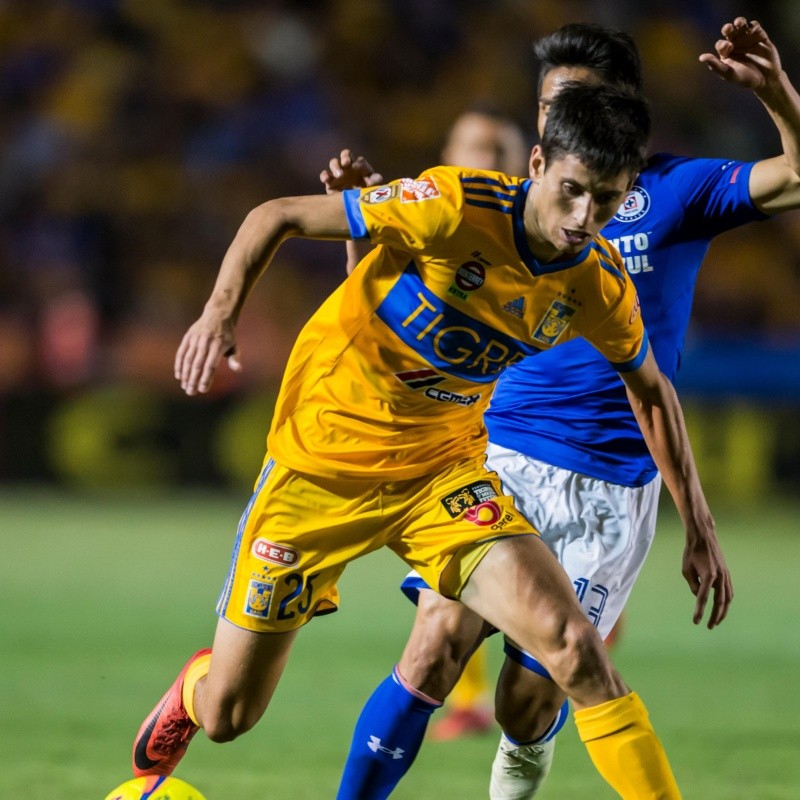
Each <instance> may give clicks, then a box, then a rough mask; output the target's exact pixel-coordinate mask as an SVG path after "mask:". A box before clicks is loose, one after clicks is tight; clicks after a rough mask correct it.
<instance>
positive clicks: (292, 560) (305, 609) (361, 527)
mask: <svg viewBox="0 0 800 800" xmlns="http://www.w3.org/2000/svg"><path fill="white" fill-rule="evenodd" d="M536 533H537V531H536V530H535V529H534V528H533V527H532V526H531V524H530V523H529V522H528V521H527V520H526V519H525V518H524V517H523V516H522V514H520V513H519V511H517V509H516V507H515V506H514V502H513V500H512V498H511V497H509V496H507V495H504V494H503V491H502V488H501V484H500V479H499V478H498V477H497V475H496V473H494V472H491V471H489V470H488V469H486V467H485V466H484V457H483V456H480V457H479V458H475V459H466V460H463V461H459V462H457V463H456V464H453V465H452V466H450V467H448V468H447V469H445V470H442V471H441V472H438V473H435V474H433V475H427V476H425V477H424V478H417V479H414V480H405V481H394V482H378V481H362V480H343V479H336V480H332V479H329V478H317V477H314V476H311V475H306V474H302V473H299V472H295V471H293V470H290V469H286V468H285V467H282V466H280V465H279V464H276V463H275V462H273V461H272V460H268V461H267V462H266V464H265V466H264V469H263V470H262V472H261V475H260V477H259V479H258V482H257V483H256V487H255V492H254V494H253V496H252V498H251V499H250V502H249V503H248V505H247V507H246V508H245V510H244V513H243V514H242V518H241V521H240V522H239V529H238V532H237V536H236V542H235V545H234V549H233V558H232V560H231V566H230V570H229V572H228V577H227V580H226V581H225V585H224V587H223V589H222V594H221V595H220V599H219V603H218V604H217V613H218V614H219V615H220V616H222V617H224V618H225V619H227V620H228V621H230V622H232V623H233V624H235V625H238V626H239V627H242V628H246V629H248V630H253V631H272V632H278V631H289V630H293V629H295V628H299V627H300V626H301V625H304V624H305V623H306V622H308V620H309V619H311V617H312V616H314V615H315V614H325V613H329V612H331V611H336V609H337V608H338V603H339V595H338V592H337V589H336V582H337V581H338V579H339V576H340V575H341V574H342V571H343V570H344V568H345V566H346V565H347V563H348V562H349V561H352V560H353V559H354V558H358V557H359V556H363V555H365V554H366V553H370V552H372V551H373V550H377V549H378V548H380V547H384V546H386V547H389V548H391V549H392V550H393V551H394V552H395V553H397V555H399V556H400V557H401V558H402V559H403V560H404V561H405V562H406V563H407V564H408V565H409V566H411V567H412V568H413V569H416V570H417V571H418V572H419V573H420V574H421V575H422V577H423V578H424V579H425V581H426V582H427V584H428V585H429V586H432V587H434V588H436V589H438V591H439V592H441V593H442V594H443V595H445V596H446V597H453V598H458V597H459V595H460V594H461V590H462V589H463V587H464V584H465V583H466V582H467V580H468V578H469V576H470V574H471V573H472V570H473V569H475V567H476V565H477V564H478V562H479V561H480V560H481V558H483V556H484V555H485V554H486V552H487V550H488V549H489V548H490V547H491V546H492V545H493V544H494V543H495V542H496V541H497V540H498V539H502V538H505V537H507V536H515V535H520V534H525V535H530V534H536Z"/></svg>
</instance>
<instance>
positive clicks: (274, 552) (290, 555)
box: [253, 539, 300, 566]
mask: <svg viewBox="0 0 800 800" xmlns="http://www.w3.org/2000/svg"><path fill="white" fill-rule="evenodd" d="M253 555H254V556H255V557H256V558H261V559H263V560H264V561H271V562H272V563H273V564H281V565H283V566H292V565H293V564H296V563H297V562H298V561H299V560H300V555H299V554H298V552H297V550H292V548H291V547H286V546H285V545H282V544H275V542H269V541H267V540H266V539H256V540H255V542H253Z"/></svg>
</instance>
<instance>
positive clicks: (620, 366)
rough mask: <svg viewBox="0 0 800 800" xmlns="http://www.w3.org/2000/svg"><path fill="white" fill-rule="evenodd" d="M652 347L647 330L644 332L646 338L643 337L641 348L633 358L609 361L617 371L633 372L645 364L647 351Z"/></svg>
mask: <svg viewBox="0 0 800 800" xmlns="http://www.w3.org/2000/svg"><path fill="white" fill-rule="evenodd" d="M649 348H650V339H649V338H648V336H647V331H645V332H644V338H643V339H642V346H641V347H640V348H639V352H638V353H637V354H636V355H635V356H634V357H633V358H631V359H630V360H629V361H619V362H615V361H609V362H608V363H609V364H611V366H612V367H614V369H615V370H616V371H617V372H633V371H634V370H636V369H639V367H641V366H642V364H644V360H645V358H647V351H648V350H649Z"/></svg>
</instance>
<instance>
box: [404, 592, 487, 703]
mask: <svg viewBox="0 0 800 800" xmlns="http://www.w3.org/2000/svg"><path fill="white" fill-rule="evenodd" d="M485 629H486V624H485V623H484V621H483V620H482V619H481V618H480V617H478V616H477V615H476V614H474V613H473V612H471V611H470V610H469V609H467V608H465V607H464V606H462V605H461V604H460V603H457V602H455V601H453V600H447V599H446V598H443V597H440V596H439V595H437V594H436V593H435V592H432V591H428V590H426V591H423V592H421V593H420V602H419V605H418V607H417V616H416V618H415V620H414V628H413V630H412V632H411V636H410V637H409V640H408V643H407V644H406V647H405V650H404V651H403V655H402V658H401V659H400V665H399V669H400V674H401V675H402V676H403V677H404V678H405V680H407V681H408V682H409V683H410V684H411V685H412V686H414V687H415V688H416V689H419V690H420V691H421V692H424V693H425V694H427V695H429V696H430V697H433V698H434V699H436V700H444V698H445V697H447V695H448V694H449V693H450V691H451V690H452V688H453V686H455V684H456V682H457V681H458V678H459V677H460V675H461V673H462V672H463V670H464V667H465V666H466V663H467V661H468V660H469V658H470V656H471V655H472V654H473V653H474V652H475V649H476V647H477V646H478V645H479V644H480V642H481V641H482V640H483V638H484V635H485Z"/></svg>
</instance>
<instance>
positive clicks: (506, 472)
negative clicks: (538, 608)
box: [486, 442, 661, 639]
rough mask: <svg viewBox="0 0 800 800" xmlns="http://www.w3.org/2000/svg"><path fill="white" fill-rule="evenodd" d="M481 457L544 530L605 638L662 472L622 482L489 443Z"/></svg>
mask: <svg viewBox="0 0 800 800" xmlns="http://www.w3.org/2000/svg"><path fill="white" fill-rule="evenodd" d="M486 455H487V466H489V467H490V468H491V469H493V470H495V471H496V472H497V474H498V475H499V476H500V480H501V481H502V482H503V488H504V489H505V490H506V492H508V493H510V494H511V495H512V496H513V497H514V500H515V501H516V504H517V508H518V509H519V510H520V511H521V512H522V513H523V515H524V516H526V517H527V518H528V520H529V521H530V522H531V523H532V524H533V526H534V527H535V528H536V529H537V530H538V531H539V532H540V533H541V534H542V540H543V541H544V542H545V544H547V546H548V547H549V548H550V549H551V550H552V551H553V553H554V554H555V556H556V558H557V559H558V560H559V562H560V563H561V565H562V566H563V567H564V569H565V570H566V572H567V574H568V575H569V577H570V580H571V581H572V583H573V585H574V586H575V591H576V592H577V593H578V598H579V599H580V601H581V606H583V610H584V611H585V612H586V616H588V617H589V619H590V620H591V621H592V622H593V623H594V625H595V627H596V628H597V629H598V631H599V632H600V635H601V637H602V638H603V639H605V638H606V637H607V636H608V634H609V633H610V632H611V629H612V628H613V627H614V624H615V623H616V621H617V620H618V619H619V616H620V614H622V609H623V608H624V607H625V603H626V602H627V601H628V596H629V595H630V593H631V589H632V588H633V584H634V583H635V581H636V578H637V577H638V575H639V572H640V570H641V569H642V565H643V564H644V560H645V558H646V557H647V552H648V550H649V549H650V544H651V543H652V541H653V537H654V535H655V530H656V516H657V514H658V495H659V492H660V491H661V476H660V475H658V476H656V477H655V478H654V479H653V480H652V481H650V482H649V483H648V484H646V485H645V486H620V485H619V484H615V483H608V482H607V481H601V480H597V479H596V478H590V477H588V476H587V475H581V474H579V473H577V472H570V471H569V470H566V469H561V468H560V467H554V466H552V465H551V464H545V463H544V462H542V461H537V460H536V459H534V458H530V457H529V456H525V455H523V454H522V453H518V452H517V451H515V450H509V449H508V448H505V447H500V446H499V445H496V444H492V443H491V442H490V443H489V446H488V448H487V450H486Z"/></svg>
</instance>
